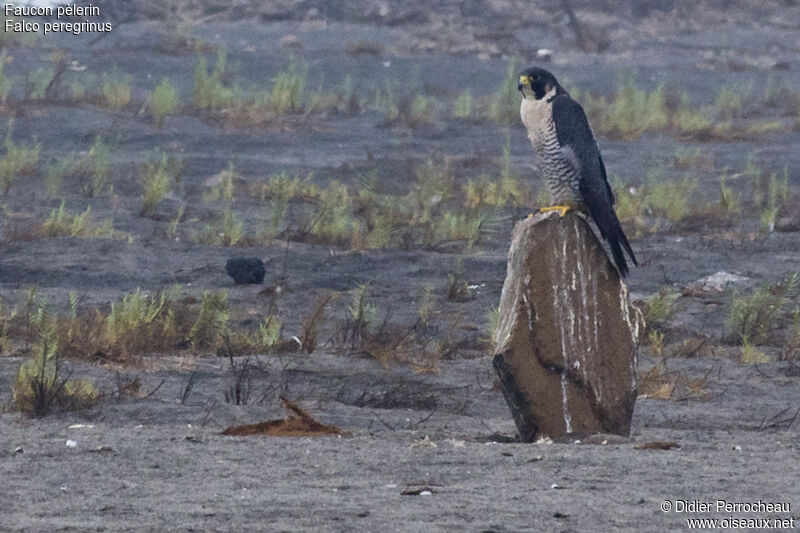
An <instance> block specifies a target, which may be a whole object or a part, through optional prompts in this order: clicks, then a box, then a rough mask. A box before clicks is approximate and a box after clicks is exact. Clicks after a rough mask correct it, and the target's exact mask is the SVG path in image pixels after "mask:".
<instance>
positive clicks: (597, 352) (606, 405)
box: [494, 213, 642, 441]
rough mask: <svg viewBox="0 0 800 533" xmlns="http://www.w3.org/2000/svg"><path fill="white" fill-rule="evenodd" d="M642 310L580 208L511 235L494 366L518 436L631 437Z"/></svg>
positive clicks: (543, 217)
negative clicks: (633, 302)
mask: <svg viewBox="0 0 800 533" xmlns="http://www.w3.org/2000/svg"><path fill="white" fill-rule="evenodd" d="M641 331H642V318H641V313H640V312H639V311H638V309H636V308H635V307H633V306H632V305H631V303H630V297H629V294H628V289H627V287H626V286H625V283H624V282H623V281H622V280H620V278H619V275H618V274H617V271H616V269H615V268H614V266H613V265H612V264H611V262H610V261H609V259H608V257H607V255H606V253H605V250H604V248H603V246H602V245H601V244H600V241H599V240H598V238H597V237H596V236H595V234H594V233H593V232H592V229H591V227H590V226H589V224H588V223H587V222H586V221H585V220H584V219H583V218H582V217H581V216H580V215H577V214H574V213H571V214H567V215H566V216H565V217H560V216H559V215H558V214H557V213H546V214H542V213H540V214H537V215H536V216H534V217H532V218H529V219H527V220H523V221H521V222H519V223H518V224H517V225H516V226H515V228H514V232H513V236H512V243H511V249H510V250H509V256H508V272H507V277H506V280H505V283H504V286H503V294H502V296H501V301H500V309H499V321H498V335H497V346H496V348H495V361H494V365H495V369H496V370H497V372H498V375H499V376H500V379H501V383H502V384H503V393H504V395H505V397H506V401H507V402H508V404H509V407H510V408H511V411H512V414H513V416H514V419H515V422H516V423H517V427H518V429H519V431H520V436H521V438H522V439H523V440H525V441H533V440H535V439H536V438H537V437H538V436H540V435H541V434H544V435H548V436H561V435H564V434H569V433H584V432H590V433H591V432H604V433H618V434H624V435H627V433H628V432H629V429H630V419H631V416H632V414H633V403H634V401H635V398H636V388H635V383H636V382H635V370H636V366H635V365H636V358H635V350H636V343H637V340H638V336H639V333H640V332H641Z"/></svg>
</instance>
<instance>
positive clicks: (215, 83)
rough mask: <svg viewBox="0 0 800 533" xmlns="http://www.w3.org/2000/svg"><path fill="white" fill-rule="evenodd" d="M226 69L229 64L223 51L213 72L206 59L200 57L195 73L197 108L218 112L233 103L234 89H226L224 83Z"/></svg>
mask: <svg viewBox="0 0 800 533" xmlns="http://www.w3.org/2000/svg"><path fill="white" fill-rule="evenodd" d="M226 68H227V62H226V59H225V52H224V51H223V50H220V51H219V52H218V53H217V61H216V63H215V64H214V69H213V70H212V71H211V72H209V71H208V64H207V62H206V58H205V57H204V56H202V55H201V56H199V58H198V60H197V67H196V68H195V71H194V104H195V105H196V106H197V107H199V108H201V109H211V110H212V111H216V110H219V109H222V108H225V107H227V106H229V105H231V104H232V103H233V101H234V100H235V96H234V89H232V88H230V87H226V86H225V84H224V83H223V77H224V76H225V74H226Z"/></svg>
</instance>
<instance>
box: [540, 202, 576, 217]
mask: <svg viewBox="0 0 800 533" xmlns="http://www.w3.org/2000/svg"><path fill="white" fill-rule="evenodd" d="M548 211H558V212H559V213H560V214H561V216H562V217H563V216H564V215H566V214H567V212H568V211H572V207H571V206H568V205H551V206H548V207H542V208H541V209H539V212H540V213H546V212H548Z"/></svg>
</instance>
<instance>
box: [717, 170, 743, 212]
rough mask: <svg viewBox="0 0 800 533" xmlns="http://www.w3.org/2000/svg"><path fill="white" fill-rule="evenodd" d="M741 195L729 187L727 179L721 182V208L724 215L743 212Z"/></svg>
mask: <svg viewBox="0 0 800 533" xmlns="http://www.w3.org/2000/svg"><path fill="white" fill-rule="evenodd" d="M740 199H741V195H740V194H739V193H737V192H736V191H735V190H734V189H733V187H731V186H730V185H728V180H727V179H726V178H725V177H722V178H720V180H719V207H720V211H721V212H722V213H723V214H724V215H728V216H730V215H735V214H736V213H738V212H739V211H741V205H740V204H741V202H740Z"/></svg>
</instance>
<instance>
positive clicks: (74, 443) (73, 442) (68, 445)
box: [67, 439, 78, 448]
mask: <svg viewBox="0 0 800 533" xmlns="http://www.w3.org/2000/svg"><path fill="white" fill-rule="evenodd" d="M77 445H78V443H77V442H75V441H74V440H71V439H69V440H67V448H74V447H75V446H77Z"/></svg>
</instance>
